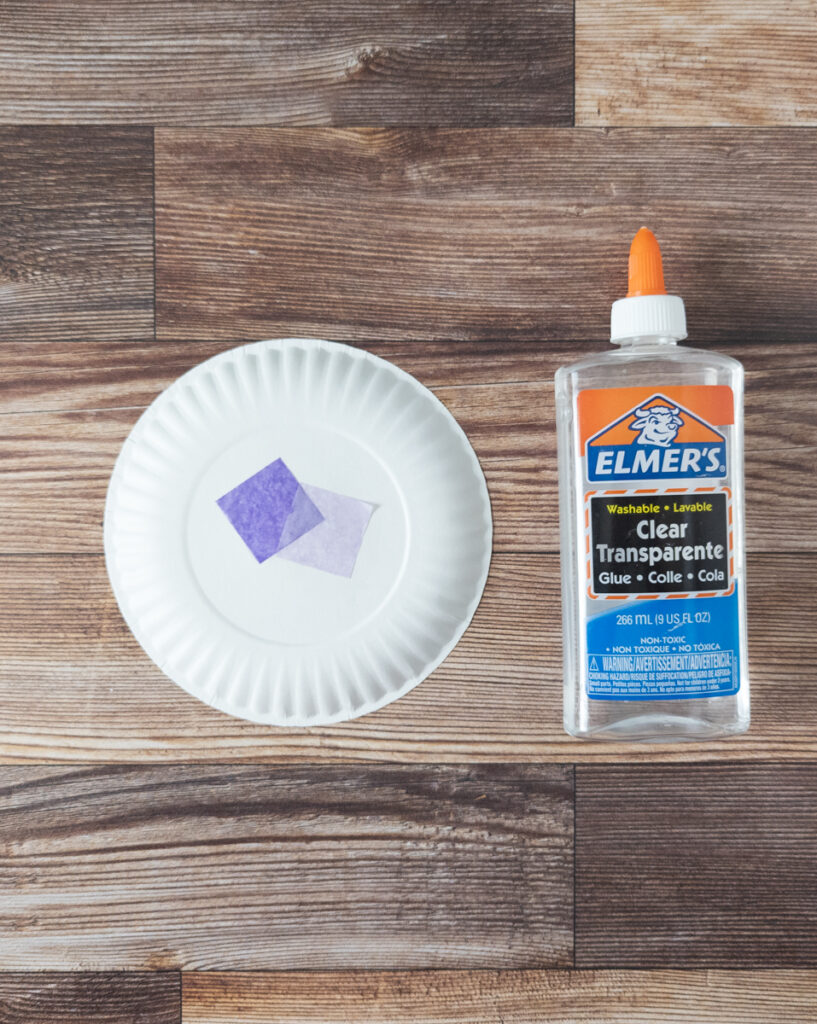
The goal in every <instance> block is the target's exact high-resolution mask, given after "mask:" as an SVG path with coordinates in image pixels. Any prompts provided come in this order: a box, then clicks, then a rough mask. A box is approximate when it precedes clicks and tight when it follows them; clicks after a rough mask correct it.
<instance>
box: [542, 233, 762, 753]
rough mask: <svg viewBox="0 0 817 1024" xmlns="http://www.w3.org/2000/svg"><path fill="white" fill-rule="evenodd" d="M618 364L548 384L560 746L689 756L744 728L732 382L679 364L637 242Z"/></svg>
mask: <svg viewBox="0 0 817 1024" xmlns="http://www.w3.org/2000/svg"><path fill="white" fill-rule="evenodd" d="M629 271H630V273H629V277H630V281H629V290H628V293H627V297H626V298H624V299H619V301H618V302H615V303H614V304H613V311H612V317H611V341H613V342H615V343H616V344H617V345H618V346H619V348H618V349H617V350H615V351H608V352H605V353H603V354H598V355H594V356H591V357H590V358H588V359H585V360H583V361H582V362H579V363H574V364H573V365H572V366H566V367H562V369H560V370H559V371H558V373H557V374H556V413H557V425H558V438H559V484H560V513H561V532H562V605H563V623H564V673H565V675H564V724H565V729H566V730H567V731H568V732H569V733H571V734H572V735H573V736H580V737H583V738H601V739H620V740H629V739H632V740H680V739H686V740H703V739H709V738H712V737H716V736H725V735H729V734H732V733H739V732H743V731H744V730H746V729H747V728H748V726H749V675H748V669H747V655H746V596H745V544H744V510H743V367H742V366H741V365H740V363H738V362H736V361H735V360H734V359H729V358H728V357H726V356H722V355H718V354H716V353H712V352H702V351H698V350H695V349H689V348H679V347H678V346H677V344H676V343H677V342H679V341H682V340H683V339H684V338H685V337H686V336H687V334H686V315H685V312H684V303H683V301H682V300H681V299H680V298H679V297H678V296H676V295H667V294H666V291H665V289H664V276H663V271H662V267H661V252H660V250H659V248H658V243H657V242H656V240H655V236H654V235H653V234H652V232H650V231H648V230H647V229H646V228H642V229H641V230H640V231H639V232H638V234H637V235H636V236H635V238H634V239H633V243H632V246H631V248H630V266H629Z"/></svg>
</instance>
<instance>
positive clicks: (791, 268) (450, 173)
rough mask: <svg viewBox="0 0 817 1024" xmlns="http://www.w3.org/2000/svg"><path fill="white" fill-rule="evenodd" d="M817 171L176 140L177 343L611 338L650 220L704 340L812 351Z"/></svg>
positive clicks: (560, 142)
mask: <svg viewBox="0 0 817 1024" xmlns="http://www.w3.org/2000/svg"><path fill="white" fill-rule="evenodd" d="M815 163H817V134H815V133H814V132H813V131H803V130H798V129H782V128H781V129H773V130H740V131H738V130H735V129H722V130H712V131H707V132H705V133H704V132H700V131H687V132H684V131H644V130H640V129H620V130H612V131H596V130H591V129H562V128H517V129H494V130H486V129H474V130H468V131H464V130H457V129H448V130H440V131H388V130H376V131H372V130H350V129H347V130H340V129H334V130H333V129H327V130H317V129H309V128H303V129H263V128H256V129H231V128H220V129H169V128H168V129H159V130H157V132H156V241H157V245H156V276H157V293H156V304H157V334H158V337H159V338H162V339H164V340H188V339H190V338H215V339H224V340H235V341H238V340H246V339H248V338H259V337H264V336H275V335H278V336H286V335H314V336H317V337H331V338H334V339H353V340H360V341H370V340H384V339H385V340H391V339H397V340H402V339H407V338H411V339H412V340H419V339H429V340H430V339H440V340H445V341H453V340H460V339H467V340H492V341H496V340H508V339H514V340H525V341H534V342H539V343H541V342H542V341H545V340H546V341H565V340H577V341H587V340H589V339H594V340H605V339H606V338H608V337H609V322H610V302H611V300H612V299H614V298H618V297H620V296H621V295H623V294H624V292H625V290H626V287H625V286H626V272H627V250H628V246H629V240H630V238H631V237H632V236H633V234H634V233H635V231H636V230H637V229H638V228H639V227H640V226H641V225H642V224H644V223H649V224H650V225H651V227H652V228H653V230H654V231H655V232H656V233H657V235H658V237H659V238H660V239H662V240H663V242H664V256H665V271H666V279H667V283H668V287H669V289H670V291H675V292H676V293H677V294H680V295H683V296H684V298H685V300H686V302H687V313H688V320H689V325H690V332H691V335H692V337H693V338H695V339H697V340H698V341H699V342H704V341H707V342H712V341H720V342H738V341H768V340H769V339H770V336H771V337H773V338H774V340H775V341H776V342H781V341H812V340H814V290H815V281H816V280H817V270H816V269H815V261H814V251H815V249H816V248H817V176H815V174H814V166H815ZM772 196H773V197H774V210H773V215H770V216H766V215H761V213H760V211H766V210H767V209H768V208H769V203H770V199H771V197H772Z"/></svg>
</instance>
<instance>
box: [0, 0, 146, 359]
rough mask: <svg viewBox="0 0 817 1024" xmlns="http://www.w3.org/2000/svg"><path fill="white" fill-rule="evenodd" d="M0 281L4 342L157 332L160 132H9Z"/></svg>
mask: <svg viewBox="0 0 817 1024" xmlns="http://www.w3.org/2000/svg"><path fill="white" fill-rule="evenodd" d="M2 10H3V11H7V10H8V6H7V5H3V8H2ZM2 17H3V15H2V14H0V19H2ZM0 39H3V45H4V46H5V38H4V34H3V30H2V27H0ZM2 109H3V98H2V88H0V111H2ZM0 275H1V276H0V282H1V283H2V287H0V330H2V334H0V337H2V339H3V342H11V341H55V340H59V339H67V338H81V339H83V340H85V341H89V340H103V341H113V340H120V339H124V338H129V339H136V338H142V337H144V336H145V334H146V332H148V331H150V332H151V333H152V332H153V133H152V131H151V130H150V129H149V128H129V129H122V128H109V127H104V128H90V127H88V128H81V129H76V128H42V127H39V128H26V127H21V128H11V127H2V126H0ZM29 372H30V371H29ZM4 376H5V375H4Z"/></svg>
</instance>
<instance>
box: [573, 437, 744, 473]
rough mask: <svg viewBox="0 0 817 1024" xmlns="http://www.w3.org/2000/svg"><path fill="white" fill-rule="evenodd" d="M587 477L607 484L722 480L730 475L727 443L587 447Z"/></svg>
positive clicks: (590, 445)
mask: <svg viewBox="0 0 817 1024" xmlns="http://www.w3.org/2000/svg"><path fill="white" fill-rule="evenodd" d="M587 475H588V479H589V480H592V481H594V482H596V483H600V482H603V481H606V480H609V481H621V480H661V479H667V478H671V477H685V478H689V477H693V478H696V479H718V478H720V477H723V476H725V475H726V443H725V442H723V441H720V442H718V441H716V442H714V443H710V444H689V443H687V444H673V445H671V446H669V447H666V448H661V447H658V446H657V445H643V444H636V443H633V444H613V445H593V444H592V443H591V444H589V445H588V446H587Z"/></svg>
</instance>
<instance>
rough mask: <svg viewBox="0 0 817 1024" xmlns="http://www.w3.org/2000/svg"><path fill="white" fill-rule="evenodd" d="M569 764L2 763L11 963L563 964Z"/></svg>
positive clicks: (3, 875)
mask: <svg viewBox="0 0 817 1024" xmlns="http://www.w3.org/2000/svg"><path fill="white" fill-rule="evenodd" d="M572 774H573V773H572V769H571V768H559V767H553V766H550V767H533V766H502V765H494V766H489V767H479V766H469V767H459V768H458V767H442V766H438V767H435V768H432V769H423V768H414V767H409V766H385V767H383V766H381V767H364V768H337V767H316V766H310V767H304V768H294V769H289V768H286V769H283V768H282V769H279V770H273V769H269V768H261V767H235V766H233V767H213V766H198V767H184V768H182V767H173V766H165V767H163V768H161V769H157V768H148V767H144V766H143V767H130V768H111V767H103V768H96V769H74V768H54V769H43V768H7V769H5V771H4V772H3V787H2V789H0V850H2V855H1V856H0V891H2V892H4V893H5V894H6V895H5V898H4V900H3V901H2V903H0V949H2V957H3V966H4V967H5V968H6V969H9V968H11V969H17V970H21V969H24V968H25V969H28V970H31V969H36V968H38V967H46V966H48V967H57V968H62V969H74V970H76V969H80V970H88V969H93V970H107V969H111V968H115V967H116V968H123V967H124V968H131V969H144V968H146V967H147V968H154V969H156V968H160V969H167V968H179V967H182V968H185V969H199V970H209V969H212V968H214V967H222V968H227V969H229V968H234V969H270V968H282V969H292V968H323V969H332V968H335V969H348V968H360V967H368V968H374V969H378V968H393V967H397V966H400V967H407V968H412V967H415V968H416V967H463V966H474V967H543V966H568V965H569V964H570V963H572V946H573V910H572V898H571V890H572V884H573V850H572V846H573V777H572Z"/></svg>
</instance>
